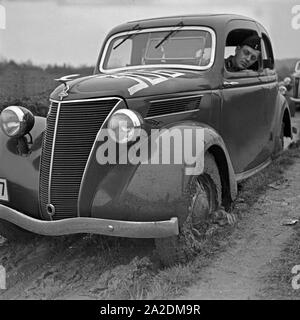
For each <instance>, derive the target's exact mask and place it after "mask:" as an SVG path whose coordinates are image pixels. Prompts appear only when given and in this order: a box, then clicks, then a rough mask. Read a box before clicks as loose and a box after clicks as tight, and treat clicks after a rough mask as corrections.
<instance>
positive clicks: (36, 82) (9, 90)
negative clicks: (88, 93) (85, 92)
mask: <svg viewBox="0 0 300 320" xmlns="http://www.w3.org/2000/svg"><path fill="white" fill-rule="evenodd" d="M75 73H78V74H80V75H82V76H85V75H90V74H92V73H93V67H81V68H73V67H68V66H55V65H54V66H48V67H46V68H41V67H38V66H34V65H31V64H30V63H27V64H16V63H14V62H13V61H10V62H2V63H0V111H1V110H2V109H3V108H5V107H7V106H8V105H22V106H24V107H26V108H28V109H30V110H31V111H32V112H33V113H34V114H35V115H41V116H45V115H46V114H47V110H48V105H49V95H50V93H51V92H52V91H53V90H54V88H55V87H56V86H57V82H56V81H54V79H55V78H59V77H62V76H64V75H67V74H75Z"/></svg>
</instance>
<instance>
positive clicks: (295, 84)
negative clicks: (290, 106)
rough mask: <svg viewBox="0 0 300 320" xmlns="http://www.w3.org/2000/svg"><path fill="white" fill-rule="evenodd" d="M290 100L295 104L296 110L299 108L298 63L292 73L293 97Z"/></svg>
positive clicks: (298, 62)
mask: <svg viewBox="0 0 300 320" xmlns="http://www.w3.org/2000/svg"><path fill="white" fill-rule="evenodd" d="M291 100H292V101H294V102H295V105H296V108H300V61H297V63H296V66H295V72H294V73H293V97H291Z"/></svg>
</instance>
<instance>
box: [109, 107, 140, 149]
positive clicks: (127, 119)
mask: <svg viewBox="0 0 300 320" xmlns="http://www.w3.org/2000/svg"><path fill="white" fill-rule="evenodd" d="M142 123H143V119H142V117H141V115H140V114H138V113H137V112H135V111H132V110H128V109H120V110H118V111H116V112H115V113H114V114H113V115H112V116H111V118H110V119H109V121H108V125H107V127H108V129H109V134H110V136H111V137H112V138H113V139H114V140H115V141H116V142H118V143H127V142H129V141H133V140H135V139H136V137H137V136H138V135H139V133H140V129H141V126H142Z"/></svg>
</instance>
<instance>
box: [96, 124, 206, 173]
mask: <svg viewBox="0 0 300 320" xmlns="http://www.w3.org/2000/svg"><path fill="white" fill-rule="evenodd" d="M122 130H123V132H120V131H119V132H117V133H116V132H115V131H114V130H111V129H103V130H102V131H101V136H99V137H98V141H100V142H101V144H100V146H99V147H98V149H97V153H96V159H97V162H98V163H99V164H101V165H104V164H132V165H137V164H151V165H153V164H179V165H183V166H184V168H185V174H186V175H199V174H201V173H202V171H203V168H204V131H205V130H204V129H201V128H171V129H152V130H151V131H150V132H146V131H145V130H144V129H137V130H136V129H134V130H135V131H136V132H135V133H134V132H132V131H131V133H129V132H130V130H127V129H126V128H125V129H124V126H122ZM124 132H125V135H127V136H130V143H118V141H120V140H121V139H124ZM120 137H121V138H120Z"/></svg>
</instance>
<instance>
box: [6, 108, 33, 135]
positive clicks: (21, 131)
mask: <svg viewBox="0 0 300 320" xmlns="http://www.w3.org/2000/svg"><path fill="white" fill-rule="evenodd" d="M7 111H8V112H12V113H13V114H14V115H15V116H16V118H17V120H18V130H17V131H14V132H13V133H11V132H9V130H8V128H7V124H8V122H6V121H5V119H3V115H5V113H6V112H7ZM34 122H35V119H34V116H33V114H32V113H31V111H30V110H28V109H27V108H24V107H21V106H8V107H6V108H5V109H3V110H2V112H1V114H0V126H1V129H2V131H3V132H4V133H5V134H6V135H7V136H8V137H10V138H20V137H23V136H25V135H26V134H28V133H29V132H30V130H31V129H32V128H33V126H34Z"/></svg>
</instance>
